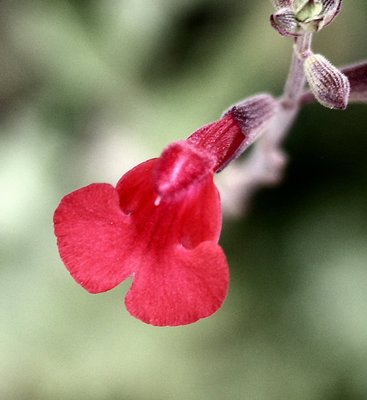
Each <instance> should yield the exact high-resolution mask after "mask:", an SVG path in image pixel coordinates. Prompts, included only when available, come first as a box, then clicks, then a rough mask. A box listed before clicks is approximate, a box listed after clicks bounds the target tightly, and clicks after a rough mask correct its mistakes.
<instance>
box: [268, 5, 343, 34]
mask: <svg viewBox="0 0 367 400" xmlns="http://www.w3.org/2000/svg"><path fill="white" fill-rule="evenodd" d="M341 4H342V0H289V1H286V0H284V1H283V0H274V6H275V7H276V8H277V10H278V11H277V12H276V13H275V14H273V15H272V16H271V19H270V20H271V24H272V26H273V27H274V28H275V29H276V30H277V31H278V32H279V33H280V34H281V35H283V36H297V35H299V34H302V33H305V32H318V31H319V30H320V29H322V28H323V27H324V26H326V25H329V24H330V23H331V22H332V21H333V20H334V19H335V17H336V16H337V15H338V14H339V11H340V8H341Z"/></svg>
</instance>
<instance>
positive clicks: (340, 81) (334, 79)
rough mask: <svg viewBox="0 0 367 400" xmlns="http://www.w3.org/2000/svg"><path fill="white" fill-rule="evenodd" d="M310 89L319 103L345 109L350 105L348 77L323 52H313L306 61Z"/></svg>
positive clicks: (305, 67)
mask: <svg viewBox="0 0 367 400" xmlns="http://www.w3.org/2000/svg"><path fill="white" fill-rule="evenodd" d="M304 69H305V75H306V78H307V81H308V84H309V85H310V89H311V91H312V93H313V95H314V96H315V98H316V99H317V101H318V102H319V103H321V104H322V105H323V106H325V107H328V108H336V109H339V110H343V109H345V108H346V107H347V105H348V99H349V92H350V84H349V80H348V78H347V77H346V76H345V75H344V74H343V73H342V72H340V71H339V70H338V69H337V68H336V67H334V65H332V64H331V63H330V62H329V61H328V60H327V59H326V58H325V57H324V56H322V55H321V54H312V55H310V56H309V57H307V58H306V60H305V63H304Z"/></svg>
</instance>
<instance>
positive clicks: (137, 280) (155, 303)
mask: <svg viewBox="0 0 367 400" xmlns="http://www.w3.org/2000/svg"><path fill="white" fill-rule="evenodd" d="M151 257H152V255H150V254H148V255H147V256H146V258H145V259H144V261H143V265H141V268H140V269H139V271H138V272H137V274H136V276H135V277H134V281H133V284H132V287H131V289H130V291H129V292H128V294H127V296H126V299H125V304H126V307H127V309H128V311H129V312H130V313H131V314H132V315H133V316H134V317H136V318H138V319H140V320H142V321H143V322H146V323H148V324H151V325H156V326H177V325H186V324H190V323H193V322H195V321H197V320H199V319H201V318H206V317H209V316H210V315H211V314H213V313H214V312H215V311H217V310H218V309H219V307H221V305H222V304H223V302H224V300H225V297H226V294H227V290H228V282H229V272H228V265H227V261H226V258H225V255H224V253H223V251H222V249H221V248H220V247H219V246H218V245H216V244H215V243H213V242H203V243H201V244H200V245H199V246H198V247H196V248H195V249H193V250H187V249H185V248H184V247H182V246H176V247H175V248H171V251H170V252H169V253H168V252H167V253H166V254H158V255H156V256H155V257H154V258H153V259H152V258H151Z"/></svg>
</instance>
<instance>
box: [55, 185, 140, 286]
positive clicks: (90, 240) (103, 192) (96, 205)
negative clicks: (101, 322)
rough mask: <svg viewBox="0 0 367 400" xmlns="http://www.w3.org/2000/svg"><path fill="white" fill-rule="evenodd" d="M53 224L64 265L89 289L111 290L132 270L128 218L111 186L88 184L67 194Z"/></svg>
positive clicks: (56, 212)
mask: <svg viewBox="0 0 367 400" xmlns="http://www.w3.org/2000/svg"><path fill="white" fill-rule="evenodd" d="M54 224H55V234H56V236H57V239H58V240H57V243H58V247H59V252H60V255H61V258H62V260H63V262H64V264H65V265H66V267H67V269H68V270H69V271H70V273H71V275H72V276H73V278H74V279H75V280H76V281H77V282H78V283H79V284H80V285H82V286H83V287H84V288H85V289H87V290H88V291H89V292H91V293H99V292H104V291H106V290H109V289H112V288H113V287H115V286H116V285H118V284H119V283H120V282H121V281H123V280H124V279H126V278H127V277H129V276H130V275H132V273H133V272H134V271H135V268H136V263H137V260H135V258H134V257H133V244H134V240H133V238H132V234H131V233H132V229H131V228H130V220H129V217H128V216H127V215H125V214H124V213H123V212H122V211H121V209H120V206H119V198H118V194H117V191H116V189H114V188H113V186H111V185H108V184H103V183H101V184H92V185H89V186H86V187H84V188H81V189H79V190H76V191H75V192H72V193H70V194H68V195H67V196H65V197H64V198H63V199H62V200H61V203H60V205H59V206H58V208H57V209H56V211H55V216H54Z"/></svg>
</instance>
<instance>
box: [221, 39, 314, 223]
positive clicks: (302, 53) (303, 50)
mask: <svg viewBox="0 0 367 400" xmlns="http://www.w3.org/2000/svg"><path fill="white" fill-rule="evenodd" d="M311 42H312V33H305V34H304V35H301V36H298V37H297V38H296V39H295V44H294V47H293V54H292V62H291V66H290V70H289V73H288V78H287V81H286V84H285V86H284V93H283V95H282V96H280V98H279V110H278V113H277V115H276V116H275V117H274V119H273V120H272V122H271V124H270V125H269V127H268V130H267V131H266V132H264V133H263V135H262V137H261V138H260V140H259V141H258V142H256V144H255V146H254V149H253V151H252V153H251V154H250V156H249V157H248V158H246V159H245V160H243V161H239V162H238V163H235V164H234V165H232V166H231V167H230V168H228V172H226V171H224V173H223V175H222V179H221V184H222V186H223V187H224V189H225V190H224V191H223V193H224V194H225V193H227V195H224V196H222V200H223V206H224V207H223V208H224V210H225V211H227V214H228V215H230V216H237V215H239V214H241V213H242V212H243V209H244V208H245V207H246V206H247V205H248V202H249V200H250V199H251V197H252V196H253V194H254V193H255V192H256V191H257V190H258V189H259V188H261V187H263V186H271V185H274V184H276V183H278V182H279V181H280V179H281V178H282V173H283V169H284V167H285V165H286V163H287V157H286V155H285V154H284V152H283V150H282V148H281V144H282V142H283V140H284V138H285V137H286V135H287V134H288V132H289V128H290V127H291V125H292V123H293V121H294V120H295V118H296V117H297V114H298V112H299V108H300V100H301V97H302V94H303V92H304V87H305V83H306V78H305V74H304V70H303V63H304V60H305V58H306V57H307V56H308V55H309V54H310V53H311Z"/></svg>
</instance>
